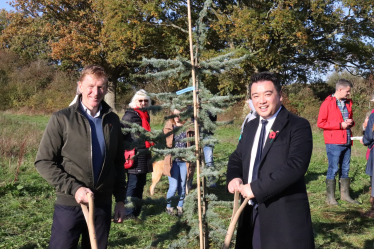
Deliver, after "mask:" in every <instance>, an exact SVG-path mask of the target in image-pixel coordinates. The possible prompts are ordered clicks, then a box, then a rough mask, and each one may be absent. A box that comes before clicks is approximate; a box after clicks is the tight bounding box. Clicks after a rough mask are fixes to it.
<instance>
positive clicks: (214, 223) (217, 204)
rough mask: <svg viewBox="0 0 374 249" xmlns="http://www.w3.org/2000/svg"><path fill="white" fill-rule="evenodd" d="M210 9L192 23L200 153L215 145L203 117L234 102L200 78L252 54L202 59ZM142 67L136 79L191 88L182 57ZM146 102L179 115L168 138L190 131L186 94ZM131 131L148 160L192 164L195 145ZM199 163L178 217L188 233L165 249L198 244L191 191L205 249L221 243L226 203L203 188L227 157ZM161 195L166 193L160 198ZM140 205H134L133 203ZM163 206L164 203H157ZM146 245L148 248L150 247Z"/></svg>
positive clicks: (149, 61)
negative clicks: (169, 158) (196, 182)
mask: <svg viewBox="0 0 374 249" xmlns="http://www.w3.org/2000/svg"><path fill="white" fill-rule="evenodd" d="M211 10H212V1H211V0H207V1H205V3H204V7H203V9H202V10H201V11H200V14H199V18H198V20H197V21H196V24H195V27H194V28H193V30H194V31H195V33H194V38H195V42H196V44H195V46H194V49H195V61H196V65H195V71H196V82H197V83H196V85H197V93H198V107H199V114H198V120H197V121H198V126H199V130H200V139H199V148H203V147H204V146H206V145H211V146H214V145H215V144H217V143H219V141H217V139H215V138H214V136H211V135H210V134H211V133H214V131H215V129H216V127H217V125H218V124H219V122H212V121H211V119H210V117H209V115H211V116H216V115H217V114H219V113H221V112H223V109H224V108H226V107H228V106H230V105H231V104H232V103H234V102H235V101H237V99H238V98H242V96H239V97H233V96H218V95H214V94H212V93H211V92H210V91H209V90H208V89H207V88H205V86H204V78H205V77H206V76H207V75H212V74H214V75H216V74H223V73H225V72H226V71H227V70H229V69H232V68H234V67H240V63H241V62H243V61H244V60H246V59H248V58H249V57H250V56H253V55H255V54H256V53H247V52H246V51H244V50H243V49H241V50H240V53H241V54H243V53H244V55H242V56H238V54H239V53H238V51H239V50H234V51H230V52H228V53H225V52H224V51H223V52H222V54H220V55H218V56H216V57H213V58H207V59H204V60H202V59H201V58H200V57H201V54H200V52H199V51H204V49H205V45H206V44H205V43H206V38H207V33H208V32H209V29H208V25H209V18H207V16H208V14H209V12H210V11H211ZM142 66H143V67H147V68H148V69H149V70H148V72H149V73H147V74H145V75H142V76H141V77H145V78H154V79H156V80H159V81H162V80H166V79H168V78H173V79H177V80H179V81H182V80H186V79H188V78H189V81H190V86H192V79H191V70H192V66H191V62H190V60H189V59H187V58H182V57H177V58H175V59H174V60H171V59H166V60H165V59H154V58H152V59H147V58H143V61H142ZM150 96H151V97H152V98H156V99H157V100H158V102H159V103H161V105H160V106H158V107H151V108H149V109H150V110H153V111H159V110H161V109H166V110H170V113H172V111H173V110H174V109H178V110H179V111H181V113H180V119H181V120H182V121H185V124H184V125H183V126H182V127H180V128H179V127H178V128H177V129H174V130H173V131H172V133H176V134H178V133H180V132H183V131H186V130H187V129H191V128H194V127H193V122H192V120H193V108H192V107H193V94H192V92H188V93H184V94H181V95H177V94H175V93H159V94H152V93H150ZM174 117H175V116H174V115H172V114H170V115H167V116H165V117H164V119H165V120H168V119H171V118H174ZM128 125H129V126H130V127H131V128H126V129H123V131H124V132H125V133H126V132H132V133H136V134H139V135H138V141H136V142H135V143H139V144H142V143H144V141H145V140H148V141H153V142H154V143H155V145H154V146H152V147H151V148H150V150H151V152H152V155H153V160H154V161H157V160H160V159H162V158H163V157H164V156H166V155H168V154H171V155H173V156H178V157H181V158H184V159H185V160H186V161H189V162H195V161H196V160H197V157H198V155H196V153H195V148H196V147H195V146H191V147H188V148H167V147H166V144H165V139H166V137H167V136H168V135H170V134H163V132H162V131H156V132H155V131H151V132H147V131H145V130H144V129H143V128H142V127H140V126H138V125H135V124H128ZM185 141H191V142H192V141H194V138H186V139H185ZM200 155H201V158H200V161H201V162H202V169H201V175H200V178H201V181H202V182H203V184H202V187H201V189H200V190H198V189H194V190H193V191H192V192H190V193H189V194H188V195H187V196H186V197H185V200H184V207H183V209H184V214H183V216H182V218H181V220H180V221H178V222H184V223H186V224H188V228H189V229H188V230H187V231H185V232H184V233H181V234H185V236H181V237H180V238H179V240H178V242H174V243H172V244H171V245H170V246H169V247H170V248H186V247H188V248H196V247H198V245H199V220H198V215H197V209H198V205H197V196H198V195H197V192H196V191H202V192H203V193H204V194H203V195H202V200H201V203H202V204H203V212H202V213H203V215H202V220H203V230H204V237H205V238H204V240H205V241H206V242H205V245H206V247H208V245H209V244H210V242H214V243H215V244H216V245H217V244H219V245H221V244H222V243H223V241H224V238H225V235H226V231H227V230H226V229H227V221H225V220H223V219H221V218H220V214H219V213H220V210H222V209H231V208H232V202H231V201H222V200H218V197H217V196H216V195H215V194H213V193H208V191H207V186H212V185H214V184H215V183H216V181H217V179H219V178H220V177H223V176H224V175H225V172H226V166H227V158H224V159H223V160H215V162H214V166H210V167H204V162H203V161H204V159H203V158H204V157H203V156H202V155H203V154H202V151H200ZM165 194H166V193H165ZM139 201H140V200H136V202H137V203H139ZM159 201H160V202H161V203H164V202H165V200H159ZM140 202H141V203H142V204H143V205H147V203H148V204H149V203H150V202H149V201H140ZM151 246H152V244H151V245H150V247H151Z"/></svg>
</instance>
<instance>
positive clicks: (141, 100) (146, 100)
mask: <svg viewBox="0 0 374 249" xmlns="http://www.w3.org/2000/svg"><path fill="white" fill-rule="evenodd" d="M138 101H139V102H140V103H142V102H144V103H148V99H139V100H138Z"/></svg>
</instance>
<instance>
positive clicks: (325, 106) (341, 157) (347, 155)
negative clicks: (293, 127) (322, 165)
mask: <svg viewBox="0 0 374 249" xmlns="http://www.w3.org/2000/svg"><path fill="white" fill-rule="evenodd" d="M352 87H353V85H352V83H351V82H350V81H348V80H346V79H340V80H338V81H337V83H336V88H335V93H334V94H332V95H330V96H328V97H327V98H326V99H325V101H324V102H323V103H322V105H321V108H320V110H319V115H318V121H317V126H318V127H319V128H321V129H323V130H324V131H323V137H324V139H325V144H326V152H327V158H328V164H329V165H328V169H327V176H326V191H327V203H328V204H330V205H338V202H337V201H336V199H335V188H336V180H335V176H336V174H337V173H338V172H339V182H340V195H341V196H340V199H341V200H344V201H347V202H349V203H355V204H359V203H358V202H357V201H355V200H353V199H352V198H351V197H350V195H349V186H350V179H349V176H348V175H349V167H350V160H351V145H352V141H351V136H352V131H351V128H352V127H353V126H354V125H355V122H354V121H353V113H352V100H351V99H349V98H348V97H349V96H350V93H351V88H352Z"/></svg>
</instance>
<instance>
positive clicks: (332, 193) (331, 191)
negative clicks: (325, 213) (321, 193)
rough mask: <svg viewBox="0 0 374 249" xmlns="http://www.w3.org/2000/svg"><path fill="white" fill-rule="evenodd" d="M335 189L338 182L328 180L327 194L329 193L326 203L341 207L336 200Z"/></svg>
mask: <svg viewBox="0 0 374 249" xmlns="http://www.w3.org/2000/svg"><path fill="white" fill-rule="evenodd" d="M335 188H336V180H335V179H332V180H330V179H326V192H327V199H326V202H327V204H329V205H339V203H338V202H337V201H336V200H335Z"/></svg>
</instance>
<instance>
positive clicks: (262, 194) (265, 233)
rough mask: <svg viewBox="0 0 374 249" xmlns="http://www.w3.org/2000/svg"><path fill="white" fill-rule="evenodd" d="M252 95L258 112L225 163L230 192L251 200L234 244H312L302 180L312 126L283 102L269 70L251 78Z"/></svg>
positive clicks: (258, 247) (294, 247) (269, 247)
mask: <svg viewBox="0 0 374 249" xmlns="http://www.w3.org/2000/svg"><path fill="white" fill-rule="evenodd" d="M250 97H251V99H252V101H253V105H254V107H255V109H256V112H257V113H258V115H259V116H258V117H257V118H255V119H254V120H252V121H250V122H248V123H247V124H246V125H245V127H244V131H243V134H242V137H241V139H240V141H239V144H238V146H237V148H236V150H235V151H234V153H232V155H231V156H230V159H229V163H228V167H227V182H228V190H229V191H230V192H231V193H234V192H235V191H239V192H240V193H241V195H242V197H244V198H246V197H249V198H251V200H250V202H249V203H248V205H246V207H245V209H244V210H243V212H242V214H241V216H240V218H239V225H238V232H237V236H236V248H239V249H243V248H251V249H252V248H253V249H276V248H284V249H300V248H302V249H310V248H314V247H315V245H314V238H313V230H312V221H311V217H310V208H309V201H308V196H307V193H306V186H305V181H304V174H305V173H306V171H307V169H308V166H309V162H310V157H311V154H312V148H313V141H312V132H311V128H310V124H309V122H308V121H307V120H305V119H303V118H300V117H298V116H296V115H294V114H292V113H290V112H289V111H287V109H286V108H285V107H284V106H282V96H281V85H280V82H279V80H278V79H277V77H276V76H275V75H274V74H272V73H270V72H262V73H258V74H254V75H253V76H252V77H251V83H250Z"/></svg>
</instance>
